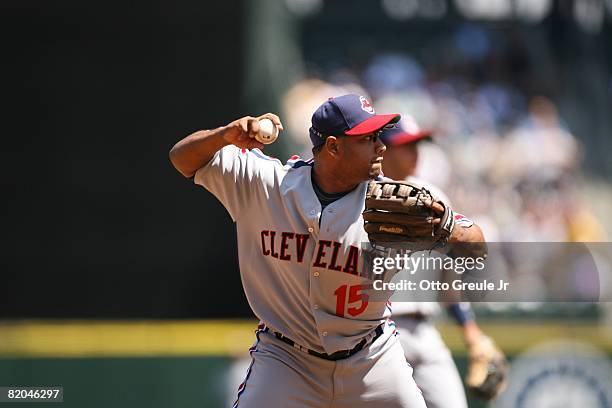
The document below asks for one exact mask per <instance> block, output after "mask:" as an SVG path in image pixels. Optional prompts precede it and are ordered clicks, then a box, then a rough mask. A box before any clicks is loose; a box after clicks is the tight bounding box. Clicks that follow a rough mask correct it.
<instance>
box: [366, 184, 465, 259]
mask: <svg viewBox="0 0 612 408" xmlns="http://www.w3.org/2000/svg"><path fill="white" fill-rule="evenodd" d="M363 220H364V222H365V225H364V228H365V230H366V232H367V233H368V237H369V239H370V242H373V243H376V242H381V243H410V244H412V245H413V246H416V247H417V248H416V249H431V248H433V247H435V246H439V245H440V244H445V243H446V241H447V240H448V237H449V236H450V235H451V233H452V232H453V227H454V225H455V217H454V214H453V211H452V210H451V209H450V206H449V205H448V204H446V203H444V202H442V201H441V200H440V199H438V198H436V197H434V196H433V195H432V194H431V193H430V192H429V190H427V189H426V188H424V187H423V186H420V185H418V184H416V183H408V182H403V181H392V180H390V181H371V182H370V184H369V185H368V191H367V194H366V202H365V211H364V212H363Z"/></svg>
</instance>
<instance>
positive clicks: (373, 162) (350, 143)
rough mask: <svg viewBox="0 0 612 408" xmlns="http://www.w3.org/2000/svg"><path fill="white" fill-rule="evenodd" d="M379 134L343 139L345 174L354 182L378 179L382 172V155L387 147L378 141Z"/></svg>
mask: <svg viewBox="0 0 612 408" xmlns="http://www.w3.org/2000/svg"><path fill="white" fill-rule="evenodd" d="M379 135H380V134H379V132H376V133H371V134H368V135H363V136H351V137H343V138H342V139H341V140H342V145H343V149H342V150H343V154H342V156H343V157H342V159H343V160H344V163H346V174H347V175H348V176H349V177H350V178H351V179H353V180H355V181H364V180H368V179H374V178H376V177H378V176H379V175H380V174H381V172H382V162H383V155H384V153H385V150H386V149H387V147H386V146H385V145H384V144H383V142H382V141H381V140H380V137H379Z"/></svg>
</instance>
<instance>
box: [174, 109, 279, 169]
mask: <svg viewBox="0 0 612 408" xmlns="http://www.w3.org/2000/svg"><path fill="white" fill-rule="evenodd" d="M264 117H265V118H269V119H270V120H272V122H273V123H275V124H276V125H277V126H279V127H280V129H282V126H283V125H282V124H281V122H280V119H279V118H278V116H276V115H274V114H272V113H266V114H265V115H262V116H259V117H252V116H245V117H243V118H240V119H237V120H235V121H233V122H231V123H229V124H228V125H226V126H222V127H218V128H216V129H212V130H200V131H197V132H194V133H192V134H190V135H189V136H187V137H186V138H184V139H182V140H180V141H179V142H178V143H176V144H175V145H174V147H172V149H171V150H170V161H171V162H172V165H173V166H174V167H175V168H176V169H177V170H178V171H179V173H181V174H182V175H183V176H185V177H193V175H194V174H195V172H196V171H197V170H198V169H199V168H201V167H203V166H204V165H206V164H207V163H208V162H210V160H211V159H212V158H213V156H214V154H215V153H216V152H217V151H218V150H220V149H222V148H223V147H225V146H227V145H230V144H233V145H235V146H237V147H240V148H243V149H254V148H259V149H261V148H263V144H261V143H260V142H258V141H257V140H255V136H256V135H257V133H258V132H259V120H260V119H262V118H264Z"/></svg>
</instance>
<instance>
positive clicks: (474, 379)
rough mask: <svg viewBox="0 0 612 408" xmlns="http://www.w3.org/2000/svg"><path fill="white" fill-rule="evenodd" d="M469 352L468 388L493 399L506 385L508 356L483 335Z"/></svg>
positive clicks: (478, 394) (480, 395)
mask: <svg viewBox="0 0 612 408" xmlns="http://www.w3.org/2000/svg"><path fill="white" fill-rule="evenodd" d="M468 352H469V366H468V372H467V376H466V378H465V383H466V385H467V388H468V390H469V391H470V392H471V393H472V394H473V395H474V396H476V397H478V398H482V399H485V400H492V399H493V398H495V397H496V396H497V395H499V393H500V392H501V391H503V390H504V388H505V387H506V375H507V372H508V363H507V361H506V357H505V356H504V353H503V352H502V351H501V350H500V349H499V348H497V346H496V345H495V343H494V342H493V340H491V338H490V337H487V336H481V337H480V339H479V341H478V342H476V343H475V344H474V345H472V346H471V347H470V348H469V350H468Z"/></svg>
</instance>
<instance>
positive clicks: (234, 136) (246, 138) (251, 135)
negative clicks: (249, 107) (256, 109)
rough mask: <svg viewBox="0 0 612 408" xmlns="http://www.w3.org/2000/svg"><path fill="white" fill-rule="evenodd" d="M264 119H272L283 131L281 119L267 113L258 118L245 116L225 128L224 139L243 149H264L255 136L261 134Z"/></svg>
mask: <svg viewBox="0 0 612 408" xmlns="http://www.w3.org/2000/svg"><path fill="white" fill-rule="evenodd" d="M264 118H267V119H270V120H271V121H272V123H274V125H276V126H277V127H278V129H279V130H283V124H282V123H281V121H280V119H279V117H278V116H276V115H275V114H273V113H266V114H263V115H261V116H258V117H253V116H245V117H243V118H240V119H237V120H235V121H233V122H231V123H230V124H228V125H227V126H226V127H225V132H224V133H223V139H224V140H225V141H226V142H228V143H231V144H233V145H234V146H238V147H240V148H242V149H255V148H258V149H262V148H263V147H264V145H263V143H260V142H258V141H257V140H255V136H257V134H258V133H259V120H260V119H264Z"/></svg>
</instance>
